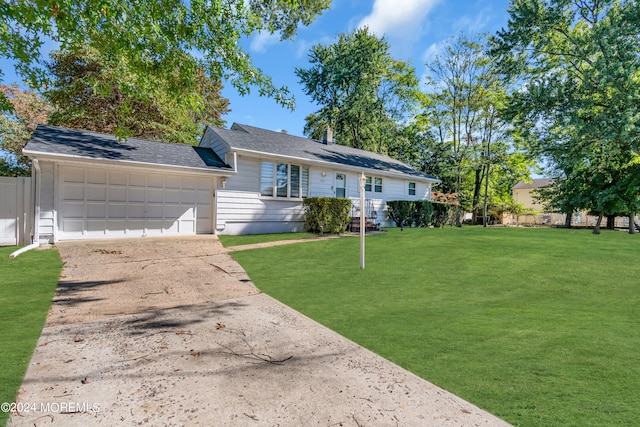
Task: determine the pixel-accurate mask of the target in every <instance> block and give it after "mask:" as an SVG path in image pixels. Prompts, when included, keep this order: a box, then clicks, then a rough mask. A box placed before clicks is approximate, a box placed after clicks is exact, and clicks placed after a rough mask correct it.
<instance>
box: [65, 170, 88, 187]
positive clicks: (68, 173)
mask: <svg viewBox="0 0 640 427" xmlns="http://www.w3.org/2000/svg"><path fill="white" fill-rule="evenodd" d="M64 181H65V182H77V183H79V184H84V169H83V168H73V167H66V168H64Z"/></svg>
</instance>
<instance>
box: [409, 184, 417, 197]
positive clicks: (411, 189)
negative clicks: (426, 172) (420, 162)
mask: <svg viewBox="0 0 640 427" xmlns="http://www.w3.org/2000/svg"><path fill="white" fill-rule="evenodd" d="M409 195H410V196H415V195H416V183H415V182H410V183H409Z"/></svg>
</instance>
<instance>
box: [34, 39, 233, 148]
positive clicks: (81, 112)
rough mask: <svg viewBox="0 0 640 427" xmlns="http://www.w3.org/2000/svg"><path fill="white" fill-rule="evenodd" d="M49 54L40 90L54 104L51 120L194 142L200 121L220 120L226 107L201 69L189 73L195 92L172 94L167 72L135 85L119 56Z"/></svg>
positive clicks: (214, 122)
mask: <svg viewBox="0 0 640 427" xmlns="http://www.w3.org/2000/svg"><path fill="white" fill-rule="evenodd" d="M51 57H52V61H51V62H50V63H49V64H48V68H49V71H50V72H51V74H52V76H53V78H52V80H51V85H50V88H49V90H48V91H46V92H45V96H46V97H47V99H48V100H49V101H50V102H51V103H52V104H53V105H54V106H55V107H56V110H55V111H54V112H53V114H52V115H51V119H50V123H51V124H55V125H62V126H67V127H72V128H80V129H87V130H93V131H98V132H106V133H114V134H116V135H119V136H133V137H141V138H149V139H157V140H162V141H167V142H177V143H187V144H195V143H196V142H197V137H198V136H199V135H201V134H202V129H203V128H204V126H207V125H209V126H222V125H223V124H224V120H222V118H221V115H222V114H224V113H226V112H228V111H229V110H228V105H229V101H228V100H227V99H226V98H223V97H222V96H221V95H220V90H221V89H222V85H221V84H220V83H219V82H213V81H211V80H210V79H209V77H207V76H206V75H205V74H204V72H203V71H202V70H199V71H197V72H196V74H195V79H196V80H195V84H196V86H195V92H194V93H193V94H189V95H191V96H188V95H187V94H182V95H183V96H180V97H176V96H175V93H176V89H174V88H172V87H171V86H172V85H174V84H175V82H174V80H173V75H168V76H163V77H153V78H149V83H150V84H149V85H145V86H139V85H138V84H137V80H136V79H134V78H132V77H131V76H130V75H129V74H127V73H126V67H125V66H124V65H123V60H122V58H112V59H109V58H105V57H104V56H103V55H101V54H100V53H99V52H96V51H94V50H92V49H90V48H87V49H85V50H84V51H79V52H70V51H59V52H54V53H52V55H51ZM178 93H179V92H178Z"/></svg>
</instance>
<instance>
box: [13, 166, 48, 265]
mask: <svg viewBox="0 0 640 427" xmlns="http://www.w3.org/2000/svg"><path fill="white" fill-rule="evenodd" d="M31 164H32V166H33V169H32V170H33V173H32V176H33V184H32V186H33V187H34V188H35V190H34V192H33V193H34V194H33V198H34V217H33V239H32V243H31V244H30V245H27V246H25V247H23V248H20V249H18V250H17V251H14V252H12V253H11V255H9V258H15V257H17V256H18V255H20V254H22V253H25V252H27V251H30V250H31V249H36V248H38V247H39V246H40V228H39V226H40V163H38V159H33V160H32V161H31Z"/></svg>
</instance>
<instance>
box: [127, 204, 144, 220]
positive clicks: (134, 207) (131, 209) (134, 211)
mask: <svg viewBox="0 0 640 427" xmlns="http://www.w3.org/2000/svg"><path fill="white" fill-rule="evenodd" d="M144 217H145V206H144V205H140V204H135V203H129V204H127V218H137V219H144Z"/></svg>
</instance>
